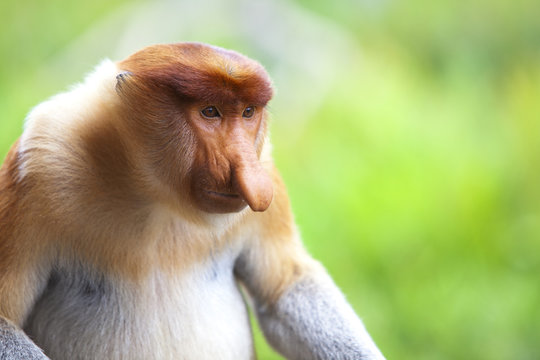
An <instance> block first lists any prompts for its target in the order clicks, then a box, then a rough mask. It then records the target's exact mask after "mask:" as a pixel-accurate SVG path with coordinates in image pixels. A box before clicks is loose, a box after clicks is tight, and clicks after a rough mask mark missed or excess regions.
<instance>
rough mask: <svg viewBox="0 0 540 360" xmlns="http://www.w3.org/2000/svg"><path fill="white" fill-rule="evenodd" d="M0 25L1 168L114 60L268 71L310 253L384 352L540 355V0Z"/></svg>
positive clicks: (373, 4) (122, 9) (124, 4)
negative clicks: (160, 49) (223, 63)
mask: <svg viewBox="0 0 540 360" xmlns="http://www.w3.org/2000/svg"><path fill="white" fill-rule="evenodd" d="M0 30H1V35H0V39H1V40H0V41H1V42H0V52H1V57H0V156H1V157H2V158H3V156H5V154H6V153H7V150H8V149H9V147H10V145H11V144H12V143H13V142H14V141H15V139H16V138H17V137H18V136H19V135H20V134H21V131H22V126H23V120H24V117H25V114H26V113H27V112H28V111H29V109H31V107H32V106H34V105H35V104H37V103H39V102H40V101H42V100H44V99H46V98H47V97H49V96H51V95H53V94H55V93H57V92H59V91H61V90H63V89H66V88H67V87H68V86H69V84H72V83H74V82H76V81H80V80H81V79H82V77H83V75H84V74H85V73H87V72H88V71H90V70H91V69H92V67H93V66H94V65H95V64H97V63H98V62H99V61H100V60H101V59H103V58H106V57H108V58H112V59H115V60H119V59H121V58H123V57H124V56H126V55H128V54H129V53H131V52H133V51H135V50H137V49H138V48H140V47H142V46H144V45H148V44H152V43H162V42H176V41H185V40H191V41H203V42H209V43H213V44H216V45H220V46H223V47H229V48H233V49H236V50H238V51H241V52H243V53H245V54H247V55H249V56H250V57H253V58H255V59H257V60H259V61H260V62H261V63H263V64H264V65H265V66H266V68H267V69H268V71H269V72H270V74H271V76H272V77H273V79H274V82H275V86H276V88H277V94H276V97H275V99H274V100H273V101H272V104H271V106H270V108H271V112H272V127H271V128H272V137H273V142H274V156H275V159H276V162H277V164H278V167H279V168H280V169H281V171H282V174H283V177H284V179H285V182H286V183H287V185H288V189H289V192H290V196H291V198H292V204H293V208H294V211H295V214H296V219H297V222H298V224H299V227H300V229H301V232H302V234H303V238H304V242H305V245H306V247H307V248H308V249H309V251H310V252H311V253H312V254H313V255H314V256H315V257H316V258H318V259H319V260H320V261H321V262H322V263H323V264H324V265H325V266H326V267H327V268H328V271H329V272H330V273H331V275H332V276H333V277H334V279H335V280H336V282H337V283H338V285H339V286H340V287H341V288H342V289H343V291H344V292H345V294H346V296H347V298H348V299H349V300H350V302H351V303H352V304H353V306H354V308H355V309H356V311H357V312H358V313H359V314H360V315H361V317H362V318H363V320H364V322H365V324H366V326H367V327H368V329H369V330H370V332H371V333H372V335H373V337H374V339H375V340H376V342H377V343H378V344H379V346H380V348H381V349H382V350H383V352H384V353H385V354H386V356H387V357H388V359H411V360H412V359H414V360H421V359H449V360H450V359H452V360H455V359H467V360H470V359H477V360H483V359H485V360H497V359H523V360H525V359H531V360H532V359H540V283H539V280H540V143H539V142H540V3H539V2H538V0H515V1H511V0H508V1H503V0H472V1H451V0H447V1H422V0H409V1H398V0H334V1H325V0H315V1H314V0H279V1H278V0H276V1H272V0H255V1H249V0H230V1H218V0H215V1H210V0H202V1H197V2H195V1H187V0H185V1H179V0H178V1H166V0H163V1H141V0H139V1H127V0H92V1H85V2H77V1H67V0H66V1H63V0H48V1H40V0H3V1H2V2H1V3H0ZM255 326H256V325H255ZM255 333H256V348H257V352H258V356H259V358H260V359H280V357H279V356H278V355H277V354H276V353H274V352H273V351H272V350H271V349H270V348H269V347H268V345H266V343H265V341H264V339H263V337H262V336H261V334H260V332H259V330H257V328H256V327H255Z"/></svg>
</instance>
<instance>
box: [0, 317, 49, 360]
mask: <svg viewBox="0 0 540 360" xmlns="http://www.w3.org/2000/svg"><path fill="white" fill-rule="evenodd" d="M46 359H48V358H47V357H46V356H45V354H43V352H42V351H41V349H40V348H38V347H37V345H36V344H34V343H33V342H32V340H30V338H29V337H28V336H26V334H25V333H24V331H22V330H21V329H19V328H18V327H16V326H15V325H13V324H12V323H11V322H9V321H7V320H6V319H4V318H2V317H0V360H46Z"/></svg>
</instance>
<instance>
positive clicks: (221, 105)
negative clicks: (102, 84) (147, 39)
mask: <svg viewBox="0 0 540 360" xmlns="http://www.w3.org/2000/svg"><path fill="white" fill-rule="evenodd" d="M118 68H119V69H120V70H121V71H122V72H121V73H120V74H119V75H118V76H117V85H116V89H117V93H118V94H119V95H120V96H121V98H122V101H123V104H125V105H126V107H124V109H125V110H124V111H123V113H124V116H123V120H122V121H124V122H125V123H126V124H127V125H128V132H129V133H130V136H132V137H133V139H134V140H135V141H136V143H137V146H138V149H139V150H138V153H139V154H140V156H139V157H140V158H141V159H144V162H145V164H146V165H145V167H146V168H149V169H145V170H148V172H151V173H153V174H154V175H155V176H156V178H157V179H158V180H159V182H160V183H162V184H165V186H166V187H167V188H168V189H171V190H172V195H170V196H175V197H178V198H179V199H181V200H182V201H188V202H189V203H190V204H192V205H194V206H195V207H196V208H198V209H200V210H203V211H205V212H211V213H228V212H237V211H240V210H242V209H244V208H245V207H246V205H249V206H250V207H251V209H253V210H254V211H264V210H266V209H267V208H268V206H269V205H270V203H271V201H272V196H273V188H272V180H271V177H270V176H269V174H268V173H267V171H266V170H265V168H264V167H263V165H262V163H261V161H260V157H261V152H262V149H263V144H264V141H265V137H266V127H267V125H266V109H265V107H266V104H267V103H268V101H269V100H270V98H271V97H272V86H271V82H270V80H269V77H268V75H267V73H266V72H265V70H264V69H263V67H262V66H261V65H259V64H258V63H257V62H255V61H253V60H250V59H248V58H246V57H244V56H242V55H240V54H238V53H236V52H233V51H228V50H224V49H221V48H217V47H212V46H208V45H204V44H199V43H180V44H171V45H156V46H151V47H148V48H145V49H143V50H141V51H139V52H137V53H135V54H133V55H131V56H130V57H128V58H127V59H125V60H124V61H121V62H119V63H118Z"/></svg>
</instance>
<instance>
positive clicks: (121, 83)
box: [116, 71, 133, 93]
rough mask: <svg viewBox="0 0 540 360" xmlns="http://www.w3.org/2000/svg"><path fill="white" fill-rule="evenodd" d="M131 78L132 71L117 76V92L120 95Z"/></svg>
mask: <svg viewBox="0 0 540 360" xmlns="http://www.w3.org/2000/svg"><path fill="white" fill-rule="evenodd" d="M131 76H133V73H132V72H131V71H122V72H121V73H120V74H118V75H116V91H117V92H118V93H120V92H121V91H122V86H124V85H125V84H126V83H127V81H128V80H129V78H130V77H131Z"/></svg>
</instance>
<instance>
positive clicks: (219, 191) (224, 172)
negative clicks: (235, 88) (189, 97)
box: [188, 103, 273, 213]
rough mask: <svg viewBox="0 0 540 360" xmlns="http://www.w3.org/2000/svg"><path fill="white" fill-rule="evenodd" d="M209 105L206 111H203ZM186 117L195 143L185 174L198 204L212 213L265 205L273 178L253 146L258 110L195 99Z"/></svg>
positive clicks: (258, 123) (260, 113)
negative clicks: (198, 103) (189, 172)
mask: <svg viewBox="0 0 540 360" xmlns="http://www.w3.org/2000/svg"><path fill="white" fill-rule="evenodd" d="M209 109H211V110H210V112H209V115H211V116H205V112H208V111H207V110H209ZM246 109H247V110H248V111H246ZM245 115H248V116H249V117H247V116H245ZM188 118H189V122H190V124H191V126H192V129H193V130H194V134H195V138H196V143H197V146H196V154H195V159H194V160H195V161H194V164H193V169H194V170H193V171H192V173H191V174H190V179H191V186H190V187H191V194H192V197H193V200H194V202H195V203H196V204H197V206H198V207H199V208H200V209H201V210H203V211H206V212H212V213H228V212H237V211H240V210H242V209H243V208H244V207H245V206H246V205H249V207H250V208H251V209H252V210H253V211H264V210H266V209H267V208H268V206H270V203H271V201H272V195H273V189H272V181H271V178H270V176H269V175H268V173H267V172H266V171H265V169H264V168H263V167H262V165H261V163H260V161H259V154H258V153H257V148H256V140H257V135H258V134H259V131H260V129H261V125H262V124H261V123H262V120H263V109H260V108H258V107H256V106H251V105H249V104H241V103H240V104H234V105H225V106H219V107H218V106H214V105H203V104H200V105H195V106H192V107H190V110H189V115H188Z"/></svg>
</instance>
